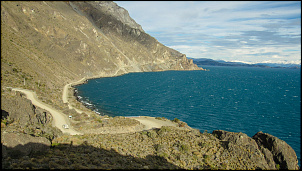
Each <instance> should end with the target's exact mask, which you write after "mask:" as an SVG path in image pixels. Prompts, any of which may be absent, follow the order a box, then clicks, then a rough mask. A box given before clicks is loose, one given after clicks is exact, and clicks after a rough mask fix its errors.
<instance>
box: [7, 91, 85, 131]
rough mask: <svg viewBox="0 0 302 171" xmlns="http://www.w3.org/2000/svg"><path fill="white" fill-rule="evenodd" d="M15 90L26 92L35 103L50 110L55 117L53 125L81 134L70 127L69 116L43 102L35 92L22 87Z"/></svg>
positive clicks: (62, 129)
mask: <svg viewBox="0 0 302 171" xmlns="http://www.w3.org/2000/svg"><path fill="white" fill-rule="evenodd" d="M12 90H13V91H20V92H22V93H24V94H25V95H26V97H27V99H29V100H31V102H32V104H33V105H36V106H38V107H40V108H42V109H45V110H47V111H49V112H50V113H51V115H52V117H53V123H52V124H53V126H55V127H57V128H59V129H60V130H61V131H62V132H63V133H68V134H70V135H81V134H82V133H80V132H77V131H75V130H74V129H72V128H71V127H70V123H69V120H68V118H67V116H66V115H65V114H64V113H62V112H61V111H58V110H56V109H54V108H53V107H51V106H49V105H48V104H45V103H43V102H42V101H40V100H38V98H37V95H36V93H35V92H33V91H30V90H26V89H21V88H12ZM64 124H67V125H69V129H65V128H63V127H62V126H63V125H64Z"/></svg>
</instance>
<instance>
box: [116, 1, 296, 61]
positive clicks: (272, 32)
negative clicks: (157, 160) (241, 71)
mask: <svg viewBox="0 0 302 171" xmlns="http://www.w3.org/2000/svg"><path fill="white" fill-rule="evenodd" d="M114 2H115V3H117V5H119V6H121V7H123V8H125V9H126V10H127V11H128V12H129V15H130V17H131V18H133V19H134V20H135V21H136V22H137V23H138V24H139V25H141V26H142V28H143V30H144V31H145V32H146V33H148V34H149V35H151V36H152V37H154V38H156V39H157V40H158V41H159V42H160V43H162V44H164V45H165V46H168V47H170V48H173V49H175V50H177V51H179V52H181V53H183V54H186V56H187V57H191V58H210V59H214V60H225V61H237V62H239V61H240V62H246V63H257V62H258V63H259V62H267V63H301V1H114Z"/></svg>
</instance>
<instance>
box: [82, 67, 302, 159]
mask: <svg viewBox="0 0 302 171" xmlns="http://www.w3.org/2000/svg"><path fill="white" fill-rule="evenodd" d="M204 68H207V69H210V71H166V72H147V73H130V74H126V75H123V76H119V77H111V78H100V79H93V80H89V81H88V83H87V84H83V85H80V86H77V89H78V96H80V98H81V100H82V101H83V102H84V103H87V104H88V105H89V106H90V107H91V108H93V109H94V110H95V111H97V112H99V113H100V114H107V115H111V116H142V115H147V116H154V117H157V116H159V117H165V118H168V119H174V118H178V119H180V120H182V121H184V122H186V123H188V125H189V126H191V127H193V128H197V129H199V130H200V131H202V132H203V131H204V130H207V131H208V132H212V131H213V130H218V129H220V130H226V131H232V132H243V133H246V134H247V135H248V136H250V137H251V136H253V135H254V134H256V133H257V132H258V131H262V132H265V133H269V134H272V135H274V136H277V137H278V138H280V139H282V140H284V141H286V142H287V143H288V144H289V145H290V146H292V147H293V149H294V150H295V151H296V153H297V156H298V158H299V165H300V146H301V128H300V127H301V111H300V105H301V96H300V94H301V70H297V69H273V68H248V67H210V66H206V67H204Z"/></svg>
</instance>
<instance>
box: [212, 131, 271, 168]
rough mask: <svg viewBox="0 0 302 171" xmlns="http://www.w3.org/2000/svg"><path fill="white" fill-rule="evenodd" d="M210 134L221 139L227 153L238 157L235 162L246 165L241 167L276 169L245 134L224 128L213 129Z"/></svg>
mask: <svg viewBox="0 0 302 171" xmlns="http://www.w3.org/2000/svg"><path fill="white" fill-rule="evenodd" d="M212 134H213V135H214V136H216V137H217V138H218V139H219V140H220V141H221V144H222V146H223V147H224V148H225V149H227V150H228V152H229V155H231V156H233V158H238V161H236V160H235V161H234V162H235V163H239V164H240V165H246V168H241V169H248V170H249V169H276V168H275V164H274V163H271V164H269V163H268V162H267V160H266V158H265V156H264V155H263V154H262V152H261V150H260V149H259V148H258V145H257V143H256V142H255V140H253V139H252V138H251V137H249V136H247V135H246V134H244V133H242V132H239V133H236V132H228V131H224V130H215V131H213V132H212ZM241 161H244V162H241Z"/></svg>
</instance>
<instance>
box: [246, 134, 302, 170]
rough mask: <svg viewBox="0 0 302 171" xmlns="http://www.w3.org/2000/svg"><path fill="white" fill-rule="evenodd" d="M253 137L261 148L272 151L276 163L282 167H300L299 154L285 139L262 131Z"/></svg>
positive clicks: (294, 168) (291, 168)
mask: <svg viewBox="0 0 302 171" xmlns="http://www.w3.org/2000/svg"><path fill="white" fill-rule="evenodd" d="M252 138H253V139H254V140H255V141H256V143H257V144H258V146H259V147H260V148H262V149H264V150H263V151H270V152H271V154H272V155H273V160H274V161H275V163H276V164H279V165H280V169H289V170H298V169H299V166H298V159H297V155H296V153H295V151H294V149H293V148H292V147H291V146H289V145H288V144H287V143H286V142H285V141H283V140H280V139H279V138H277V137H275V136H273V135H270V134H267V133H263V132H261V131H260V132H258V133H256V134H255V135H254V136H253V137H252ZM266 149H267V150H266ZM267 153H269V152H267Z"/></svg>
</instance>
